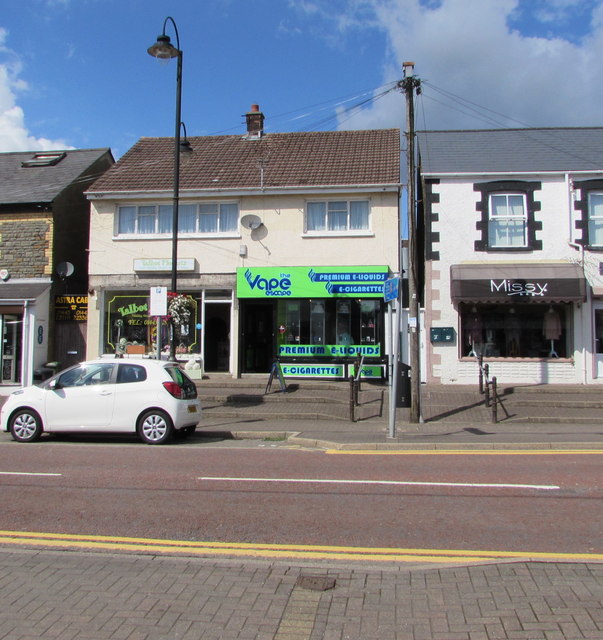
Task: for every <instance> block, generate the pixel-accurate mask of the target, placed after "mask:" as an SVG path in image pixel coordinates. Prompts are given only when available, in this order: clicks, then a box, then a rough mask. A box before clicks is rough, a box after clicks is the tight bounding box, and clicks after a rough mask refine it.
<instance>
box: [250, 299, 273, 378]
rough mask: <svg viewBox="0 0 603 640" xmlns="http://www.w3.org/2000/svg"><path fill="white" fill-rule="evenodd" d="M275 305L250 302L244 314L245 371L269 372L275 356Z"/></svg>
mask: <svg viewBox="0 0 603 640" xmlns="http://www.w3.org/2000/svg"><path fill="white" fill-rule="evenodd" d="M273 316H274V306H273V304H272V303H271V302H248V303H246V304H245V307H244V314H243V336H242V338H243V344H242V355H243V363H242V370H243V373H269V372H270V367H271V365H272V359H273V357H274V317H273Z"/></svg>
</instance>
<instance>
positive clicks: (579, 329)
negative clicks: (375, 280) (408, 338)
mask: <svg viewBox="0 0 603 640" xmlns="http://www.w3.org/2000/svg"><path fill="white" fill-rule="evenodd" d="M461 138H463V139H461ZM505 138H506V140H505ZM601 138H603V130H601V129H594V130H593V129H588V130H584V129H578V130H575V129H562V130H558V129H552V130H536V131H534V130H506V131H505V130H501V131H496V132H493V131H475V132H423V133H422V134H420V137H419V140H420V142H422V150H421V153H422V156H423V158H425V154H426V149H429V152H430V157H429V158H428V159H426V160H425V161H424V162H423V165H422V175H421V179H422V191H423V198H424V201H425V208H424V209H423V214H424V220H425V242H426V247H425V249H426V262H425V331H426V335H425V351H426V353H425V366H426V371H425V379H426V381H427V382H440V383H442V384H476V382H477V379H478V371H479V368H478V358H479V357H481V358H483V362H484V363H487V364H488V367H489V372H490V375H491V376H496V378H497V381H498V382H499V383H503V384H601V383H603V275H602V274H603V251H602V249H603V246H601V243H602V242H603V239H602V238H600V234H599V221H598V215H599V211H600V210H599V209H598V199H599V197H602V198H603V190H602V188H603V152H600V151H599V150H598V149H597V146H596V144H595V143H596V141H598V140H599V139H601ZM570 140H571V141H572V145H571V146H569V147H568V142H569V141H570ZM602 141H603V140H602ZM478 142H479V144H478ZM444 144H445V145H446V154H447V155H443V156H438V155H437V153H434V150H435V149H436V145H444ZM522 144H523V145H524V146H527V147H528V148H529V151H530V152H531V153H529V154H528V153H527V152H525V150H524V149H523V148H522ZM585 146H586V147H587V150H586V151H584V147H585ZM469 148H473V150H474V151H473V155H472V156H469V155H468V154H465V153H464V152H465V151H467V149H469ZM568 149H571V150H572V151H571V152H568V151H567V150H568ZM455 154H456V156H455ZM493 156H494V159H493ZM519 157H520V158H519ZM518 158H519V159H518ZM478 165H480V166H481V167H483V168H484V169H486V170H482V171H479V170H477V166H478ZM539 165H540V166H539ZM455 168H456V169H457V170H456V171H455V170H454V169H455ZM503 168H504V170H503ZM511 169H515V170H511ZM519 169H520V170H519ZM543 169H546V170H543ZM505 199H506V200H505ZM512 202H514V203H515V204H514V205H513V204H510V203H512ZM505 203H506V204H505ZM501 204H502V206H501V208H497V207H499V205H501ZM498 212H502V215H501V216H500V217H497V216H498V215H499V213H498ZM501 218H502V222H501ZM501 228H502V230H503V231H502V232H501ZM505 234H506V236H505Z"/></svg>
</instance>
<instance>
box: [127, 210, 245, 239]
mask: <svg viewBox="0 0 603 640" xmlns="http://www.w3.org/2000/svg"><path fill="white" fill-rule="evenodd" d="M172 211H173V207H172V205H171V204H160V205H140V206H135V205H128V206H123V207H119V210H118V220H117V234H118V235H140V236H146V235H166V236H167V235H171V234H172V230H173V217H172ZM238 222H239V207H238V205H237V204H236V203H221V202H215V203H204V204H181V205H179V206H178V233H179V234H190V235H220V234H234V233H237V231H238Z"/></svg>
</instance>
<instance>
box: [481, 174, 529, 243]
mask: <svg viewBox="0 0 603 640" xmlns="http://www.w3.org/2000/svg"><path fill="white" fill-rule="evenodd" d="M540 188H541V184H540V183H539V182H520V181H501V182H486V183H478V184H474V185H473V189H474V191H480V192H481V194H482V195H481V199H480V200H479V201H478V203H477V204H476V208H477V210H478V211H480V212H481V219H480V220H479V221H478V222H477V224H476V228H477V230H478V231H479V232H481V238H480V239H479V240H477V241H476V242H475V251H526V250H530V251H532V250H537V249H542V241H541V240H538V239H537V232H538V231H540V230H541V229H542V222H540V221H537V220H536V219H535V212H537V211H540V202H538V201H536V200H535V199H534V192H535V191H537V190H539V189H540Z"/></svg>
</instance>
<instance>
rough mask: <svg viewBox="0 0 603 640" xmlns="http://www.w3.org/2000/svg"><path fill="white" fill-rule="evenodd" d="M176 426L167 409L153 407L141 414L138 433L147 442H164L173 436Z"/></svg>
mask: <svg viewBox="0 0 603 640" xmlns="http://www.w3.org/2000/svg"><path fill="white" fill-rule="evenodd" d="M173 431H174V427H173V425H172V420H171V418H170V416H168V414H167V413H165V411H161V410H160V409H151V410H149V411H146V412H145V413H143V414H142V415H141V416H140V419H139V421H138V435H139V436H140V439H141V440H142V441H143V442H146V443H147V444H164V443H166V442H169V441H170V440H171V438H172V433H173Z"/></svg>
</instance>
